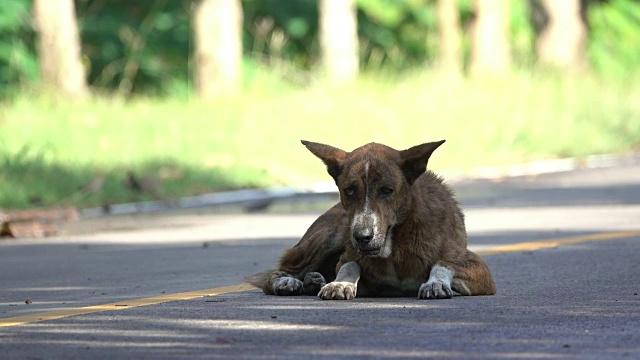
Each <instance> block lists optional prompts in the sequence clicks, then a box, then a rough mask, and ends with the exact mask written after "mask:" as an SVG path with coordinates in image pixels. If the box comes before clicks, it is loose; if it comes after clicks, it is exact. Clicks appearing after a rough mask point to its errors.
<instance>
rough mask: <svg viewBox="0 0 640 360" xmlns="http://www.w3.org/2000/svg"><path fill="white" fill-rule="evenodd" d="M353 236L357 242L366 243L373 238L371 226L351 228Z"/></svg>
mask: <svg viewBox="0 0 640 360" xmlns="http://www.w3.org/2000/svg"><path fill="white" fill-rule="evenodd" d="M353 238H354V239H355V240H356V242H357V243H358V244H367V243H369V242H370V241H371V239H373V228H370V227H365V228H361V229H355V230H353Z"/></svg>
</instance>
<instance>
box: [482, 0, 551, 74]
mask: <svg viewBox="0 0 640 360" xmlns="http://www.w3.org/2000/svg"><path fill="white" fill-rule="evenodd" d="M562 1H564V0H562ZM473 7H474V11H475V15H476V19H475V22H474V25H473V33H472V37H473V38H472V47H471V72H473V73H493V74H499V73H504V72H506V71H508V70H509V68H510V67H511V49H510V46H509V0H474V2H473Z"/></svg>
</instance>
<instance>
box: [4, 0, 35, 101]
mask: <svg viewBox="0 0 640 360" xmlns="http://www.w3.org/2000/svg"><path fill="white" fill-rule="evenodd" d="M29 10H30V4H29V2H28V1H25V0H3V1H0V97H3V96H8V95H15V94H16V93H17V92H18V91H19V90H20V89H19V87H20V85H21V84H24V83H29V82H32V81H34V80H35V79H36V78H37V76H38V62H37V59H36V56H35V51H34V41H33V31H32V29H31V25H30V24H31V21H30V15H29Z"/></svg>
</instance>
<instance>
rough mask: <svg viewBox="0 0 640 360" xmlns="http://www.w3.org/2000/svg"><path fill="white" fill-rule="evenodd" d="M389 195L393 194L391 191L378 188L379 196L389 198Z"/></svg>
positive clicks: (387, 188) (385, 188) (390, 189)
mask: <svg viewBox="0 0 640 360" xmlns="http://www.w3.org/2000/svg"><path fill="white" fill-rule="evenodd" d="M391 193H393V189H392V188H389V187H386V186H383V187H381V188H380V196H389V195H391Z"/></svg>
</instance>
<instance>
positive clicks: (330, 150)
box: [301, 140, 347, 181]
mask: <svg viewBox="0 0 640 360" xmlns="http://www.w3.org/2000/svg"><path fill="white" fill-rule="evenodd" d="M301 142H302V145H304V146H306V147H307V149H309V151H311V152H312V153H313V155H315V156H317V157H319V158H320V160H322V162H324V164H325V165H327V172H329V175H331V177H332V178H333V179H334V180H336V181H338V175H340V172H342V162H343V161H344V159H345V158H346V157H347V152H346V151H344V150H340V149H338V148H335V147H333V146H330V145H325V144H319V143H314V142H311V141H305V140H301Z"/></svg>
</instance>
